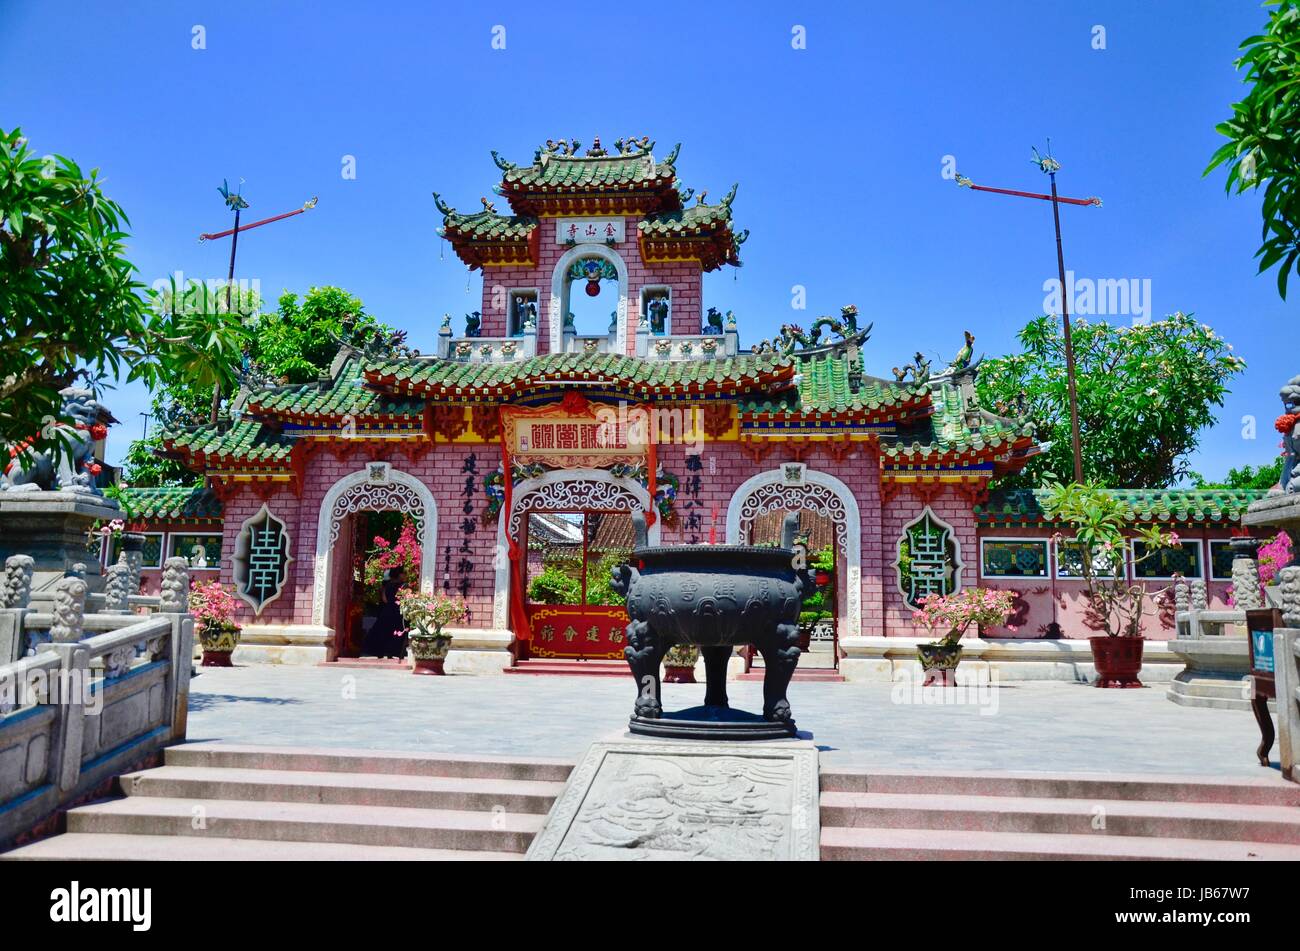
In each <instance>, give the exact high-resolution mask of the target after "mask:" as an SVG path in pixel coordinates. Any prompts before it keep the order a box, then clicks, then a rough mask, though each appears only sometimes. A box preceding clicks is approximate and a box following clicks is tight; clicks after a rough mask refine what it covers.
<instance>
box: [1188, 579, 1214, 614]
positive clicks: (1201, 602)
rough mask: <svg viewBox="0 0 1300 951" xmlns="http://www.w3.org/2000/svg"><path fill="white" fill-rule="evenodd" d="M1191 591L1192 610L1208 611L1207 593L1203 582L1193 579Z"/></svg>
mask: <svg viewBox="0 0 1300 951" xmlns="http://www.w3.org/2000/svg"><path fill="white" fill-rule="evenodd" d="M1191 589H1192V610H1193V611H1208V610H1209V609H1210V597H1209V593H1208V592H1207V591H1206V589H1205V582H1204V581H1203V580H1202V579H1200V578H1194V579H1193V580H1192V583H1191Z"/></svg>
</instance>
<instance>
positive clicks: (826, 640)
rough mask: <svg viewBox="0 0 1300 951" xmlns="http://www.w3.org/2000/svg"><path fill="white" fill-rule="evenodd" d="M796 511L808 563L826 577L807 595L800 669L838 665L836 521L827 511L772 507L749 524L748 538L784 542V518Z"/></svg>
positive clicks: (757, 541) (802, 618)
mask: <svg viewBox="0 0 1300 951" xmlns="http://www.w3.org/2000/svg"><path fill="white" fill-rule="evenodd" d="M791 512H793V513H794V514H795V515H797V516H798V517H799V531H798V534H797V535H796V538H798V539H799V540H800V541H801V542H803V544H804V545H805V546H806V547H807V550H808V562H809V565H810V567H812V568H813V569H814V570H815V571H816V572H817V574H818V575H819V576H824V577H825V578H827V581H826V583H825V585H824V586H823V587H821V588H819V589H818V591H817V593H816V594H814V595H813V596H812V597H811V598H806V599H805V600H804V603H803V607H802V610H801V611H800V613H799V647H800V649H801V650H802V651H803V652H804V655H805V656H803V657H801V658H800V660H799V667H800V669H803V670H807V669H819V668H831V669H834V668H837V667H839V639H838V637H837V634H836V632H837V631H838V629H839V586H840V584H841V583H842V579H841V577H840V575H841V572H840V570H839V569H840V562H841V561H842V560H843V558H842V556H840V555H839V554H838V552H839V549H840V546H839V545H838V544H837V543H836V524H835V521H834V520H833V519H832V518H831V517H830V516H829V515H827V514H826V513H824V512H818V511H814V510H812V509H808V508H797V509H788V508H784V507H782V508H772V509H767V510H765V511H763V512H762V513H761V514H759V515H756V516H755V517H754V518H753V520H752V521H751V522H750V523H749V531H748V537H747V538H746V541H747V542H748V543H749V544H751V545H772V546H776V545H779V544H780V543H781V534H782V530H783V528H784V523H785V517H786V515H787V514H789V513H791Z"/></svg>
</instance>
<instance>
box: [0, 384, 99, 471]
mask: <svg viewBox="0 0 1300 951" xmlns="http://www.w3.org/2000/svg"><path fill="white" fill-rule="evenodd" d="M59 395H60V396H62V397H63V415H64V416H65V418H69V419H71V420H72V422H73V423H74V424H75V425H76V430H75V432H74V433H73V434H72V437H71V442H72V445H71V447H70V450H71V451H70V452H66V453H63V454H62V455H61V456H60V457H59V458H58V459H57V460H56V458H55V455H54V453H53V452H49V451H47V452H43V453H39V454H35V455H32V456H31V457H30V458H27V459H24V460H22V464H21V465H20V463H19V460H15V461H13V462H11V463H10V464H9V466H8V468H6V469H5V470H4V472H3V473H0V491H8V492H37V491H42V490H44V491H47V492H49V491H54V490H56V489H62V490H69V491H73V492H96V493H97V492H98V491H99V490H98V489H96V488H95V487H94V486H93V484H92V483H91V480H90V474H89V473H88V472H86V468H85V467H86V463H87V462H90V461H92V455H91V453H92V450H93V447H94V442H95V440H94V437H93V435H92V434H91V427H93V426H95V425H96V424H97V423H98V422H99V420H100V417H101V415H103V414H104V407H103V405H102V404H101V403H100V402H99V401H98V400H97V399H95V394H94V392H93V391H92V390H87V389H83V388H81V387H75V386H70V387H68V388H67V389H64V390H60V391H59Z"/></svg>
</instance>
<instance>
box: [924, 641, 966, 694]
mask: <svg viewBox="0 0 1300 951" xmlns="http://www.w3.org/2000/svg"><path fill="white" fill-rule="evenodd" d="M916 659H917V661H918V662H919V663H920V664H921V670H922V671H924V672H925V679H924V680H923V681H922V682H921V686H923V687H955V686H957V665H958V664H959V663H961V645H960V644H944V643H942V642H940V641H933V642H932V643H929V644H917V645H916Z"/></svg>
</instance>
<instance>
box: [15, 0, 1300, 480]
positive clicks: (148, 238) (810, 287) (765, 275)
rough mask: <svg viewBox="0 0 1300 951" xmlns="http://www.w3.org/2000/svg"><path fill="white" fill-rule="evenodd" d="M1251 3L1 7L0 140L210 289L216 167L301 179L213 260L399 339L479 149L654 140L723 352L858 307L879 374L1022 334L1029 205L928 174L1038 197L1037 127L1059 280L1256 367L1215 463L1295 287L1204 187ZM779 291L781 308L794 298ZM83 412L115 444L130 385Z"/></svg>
mask: <svg viewBox="0 0 1300 951" xmlns="http://www.w3.org/2000/svg"><path fill="white" fill-rule="evenodd" d="M1265 19H1266V17H1265V14H1264V12H1263V11H1262V9H1261V7H1260V6H1259V4H1258V3H1257V2H1255V0H1180V2H1133V0H1128V2H1082V0H1080V2H1068V3H1067V2H1052V0H1047V2H1044V0H1037V2H1028V0H1025V2H1019V0H1017V2H984V3H979V4H974V3H945V2H931V3H925V4H912V3H890V4H879V3H867V4H863V5H855V6H854V7H853V8H852V9H849V8H847V6H845V7H843V8H842V7H840V6H839V5H831V4H807V5H805V4H789V3H743V4H723V3H710V4H707V5H705V4H684V3H677V2H672V0H659V2H656V3H654V4H638V5H631V4H619V5H615V4H609V3H594V4H586V3H581V2H565V3H564V4H538V3H527V4H523V3H518V4H513V3H479V4H463V5H458V6H457V7H455V8H451V7H444V5H442V4H424V3H422V4H409V5H408V4H402V3H388V4H382V5H380V4H364V3H355V2H347V3H334V2H323V3H314V4H296V3H287V2H267V0H262V2H258V3H245V2H232V0H225V2H221V3H199V2H133V3H115V4H110V3H71V4H62V3H55V2H46V3H20V2H17V0H0V62H3V63H4V65H5V69H4V82H3V84H0V124H2V125H5V126H6V127H8V126H13V125H20V126H21V127H22V128H23V129H24V131H25V133H26V134H27V135H28V137H29V138H30V139H31V141H32V144H33V147H34V148H35V149H36V150H37V151H38V152H59V153H62V154H66V155H69V156H72V157H73V158H75V159H76V160H77V161H79V162H80V163H82V164H83V166H86V167H92V166H97V167H99V168H100V169H101V170H102V173H103V175H104V177H105V179H106V181H107V191H108V192H109V194H110V195H111V196H112V197H114V198H115V199H116V200H118V201H119V202H120V203H121V204H122V205H123V206H124V207H125V208H126V210H127V212H128V214H129V215H130V216H131V221H132V230H133V235H134V236H133V238H132V240H131V255H132V260H133V261H134V262H135V264H136V265H137V266H138V267H139V269H140V275H141V279H142V280H144V281H145V282H146V283H152V282H153V281H154V280H157V279H160V278H165V277H166V276H167V275H168V274H171V273H172V272H174V271H176V270H180V271H182V272H183V273H184V274H185V275H186V276H187V277H198V278H220V277H224V275H225V272H226V265H227V256H228V254H229V245H228V244H227V243H226V242H225V241H220V242H208V243H205V244H199V243H198V242H197V240H196V236H197V235H198V234H199V232H201V231H216V230H219V229H222V228H225V227H228V218H227V214H226V212H225V210H224V208H223V206H222V204H221V199H220V197H219V196H218V195H217V193H216V190H215V189H216V186H217V185H219V184H220V183H221V181H222V179H223V178H228V179H230V180H231V181H232V182H234V181H236V180H238V179H239V178H243V179H245V180H246V184H245V185H244V194H245V196H246V197H247V198H248V199H249V201H250V202H251V204H252V208H251V209H250V211H249V212H248V214H249V215H252V216H254V217H256V218H260V217H264V216H267V215H272V214H277V213H279V212H282V211H287V210H290V209H292V208H294V207H296V206H298V205H300V204H301V203H302V202H303V201H304V200H306V199H307V198H308V197H310V196H312V195H318V196H319V197H320V204H319V206H318V207H317V208H316V210H314V211H313V212H311V213H310V214H309V215H306V216H301V217H297V218H294V219H290V220H289V221H287V222H283V223H278V224H275V225H272V226H268V227H266V228H262V229H258V230H256V231H254V232H252V233H250V234H248V235H247V236H245V239H244V240H242V241H241V242H240V247H239V266H238V276H239V277H242V278H248V279H252V278H256V279H257V280H259V281H260V283H261V288H262V292H263V294H264V296H266V297H268V298H270V299H274V298H275V297H276V296H278V294H279V292H280V291H281V290H282V289H285V288H288V289H291V290H295V291H299V292H301V291H303V290H305V289H306V288H308V287H309V286H311V285H313V284H337V285H340V286H342V287H345V288H347V289H348V290H350V291H352V292H354V293H356V294H358V295H359V296H360V297H361V298H362V299H363V300H364V301H365V303H366V306H367V309H368V310H370V311H371V312H372V313H374V314H376V315H377V316H378V317H380V318H381V319H383V320H386V321H388V322H389V323H392V324H394V325H396V326H399V327H402V328H404V329H406V330H408V331H409V332H410V336H411V340H412V342H413V344H414V345H415V346H418V347H420V348H421V349H425V350H428V349H431V347H432V343H433V339H434V335H435V334H436V330H437V327H438V323H439V320H440V317H441V315H442V314H443V313H444V312H450V313H452V314H453V315H456V317H457V318H458V320H457V326H459V316H460V315H461V314H463V313H465V312H466V311H469V310H472V309H475V308H476V307H477V304H478V295H479V287H480V277H479V276H478V275H477V274H475V275H473V276H470V277H469V278H468V291H467V273H466V271H465V269H464V267H463V266H462V265H461V264H460V262H459V261H458V260H457V259H456V258H455V256H454V255H453V254H451V252H450V248H448V247H444V246H443V244H442V242H441V241H440V240H439V239H438V237H437V235H436V233H435V231H436V228H437V226H438V224H439V216H438V214H437V212H436V209H435V208H434V205H433V200H432V198H431V197H430V192H431V191H433V190H435V189H436V190H437V191H439V192H440V193H442V194H443V195H444V196H445V197H446V198H447V200H449V201H450V202H452V203H453V204H455V205H458V206H460V207H462V208H477V207H478V199H479V196H481V195H490V189H491V187H492V185H493V184H494V183H495V182H496V181H497V180H498V175H499V173H498V171H497V169H496V167H495V166H494V165H493V164H492V161H491V157H490V156H489V154H488V152H489V150H490V149H494V148H495V149H497V150H498V151H500V152H501V153H502V154H503V155H505V156H506V157H508V158H512V159H513V160H515V161H517V162H524V161H527V160H528V159H529V158H530V157H531V155H532V152H533V149H534V148H535V147H536V146H537V145H538V144H539V143H541V142H542V141H544V140H545V139H547V138H558V137H561V136H565V137H574V136H576V137H578V138H580V139H582V140H583V142H584V143H586V142H590V140H591V138H592V137H593V136H595V135H599V136H601V137H602V139H604V141H605V142H607V143H612V141H613V140H614V139H615V138H618V137H619V136H623V135H636V136H640V135H642V134H646V135H649V136H650V137H651V138H652V139H655V140H657V142H658V147H657V149H656V152H657V153H658V154H663V153H666V152H667V151H668V149H669V148H671V146H672V145H673V143H675V142H678V141H680V142H682V143H684V144H683V146H682V153H681V158H680V159H679V161H678V163H677V168H678V172H679V176H680V178H681V179H682V180H683V181H684V183H685V184H687V185H690V186H693V187H695V188H697V189H701V188H707V189H708V190H709V192H710V195H711V196H713V197H715V198H716V197H718V196H721V195H722V194H723V193H724V192H725V191H726V190H727V188H728V187H729V186H730V185H731V184H732V183H733V182H739V183H740V192H739V195H738V197H737V199H736V202H735V205H734V213H735V217H736V219H737V223H738V226H740V227H747V228H749V229H750V230H751V233H752V234H751V238H750V240H749V242H748V243H747V244H746V245H745V247H744V260H745V266H744V268H742V269H740V270H739V271H733V270H732V269H726V270H725V271H723V272H721V273H714V274H711V275H709V276H708V277H706V279H705V298H706V303H708V304H712V305H714V306H717V307H719V308H721V309H723V310H726V309H731V310H734V311H735V312H736V313H737V315H738V316H739V319H740V328H741V334H742V343H744V344H746V345H748V344H749V343H753V342H756V341H757V340H758V339H760V338H761V337H766V336H771V335H772V334H773V333H774V332H775V331H776V330H777V328H778V327H779V325H780V324H781V323H783V322H787V321H795V322H800V323H803V324H804V325H807V323H808V321H809V320H810V318H811V316H812V315H815V314H820V313H833V312H835V311H836V310H838V308H839V307H840V305H842V304H844V303H848V302H853V303H856V304H857V305H858V307H859V309H860V311H861V312H862V315H863V318H864V319H865V320H868V321H874V322H875V332H874V335H873V337H872V340H871V342H870V343H869V345H868V349H867V359H868V368H869V370H870V372H873V373H883V374H888V371H889V368H890V367H891V366H894V365H896V364H900V363H901V362H902V361H904V360H905V359H907V358H908V357H909V356H910V354H911V353H912V352H913V351H915V350H917V349H918V348H919V349H921V350H924V351H925V352H927V353H929V354H931V355H937V356H938V357H939V358H940V359H944V358H947V357H950V356H951V355H952V354H953V353H954V352H955V351H956V350H957V348H958V347H959V346H960V345H961V333H962V330H964V329H967V328H969V329H971V330H972V331H973V332H974V333H975V334H976V337H977V342H976V349H977V351H983V352H986V353H989V354H998V353H1002V352H1004V351H1006V350H1008V349H1014V334H1015V331H1016V330H1017V329H1018V328H1019V327H1021V326H1022V325H1023V324H1024V323H1025V321H1026V320H1027V319H1029V318H1030V317H1032V316H1035V315H1036V314H1038V313H1040V312H1041V311H1042V309H1043V298H1044V291H1043V282H1044V281H1045V280H1047V279H1049V278H1053V277H1054V276H1055V273H1056V261H1055V253H1054V246H1053V239H1052V225H1051V209H1050V206H1048V205H1047V204H1046V203H1042V202H1033V201H1025V200H1018V199H1005V198H995V197H992V196H987V195H976V194H972V193H969V192H966V191H963V190H959V189H958V188H956V187H955V186H954V185H953V183H952V182H951V181H950V180H947V179H945V178H944V176H943V170H944V167H945V164H944V163H945V157H946V156H952V157H954V158H955V163H956V167H957V169H958V170H959V171H960V172H962V173H963V174H965V175H968V176H970V177H972V178H973V179H974V180H975V181H977V182H979V183H982V184H993V185H1001V186H1005V187H1012V188H1022V189H1026V190H1040V189H1043V188H1045V186H1046V180H1045V177H1044V176H1042V175H1041V174H1040V173H1039V172H1038V171H1037V170H1036V169H1035V168H1034V167H1033V166H1032V165H1030V164H1029V162H1028V158H1029V155H1030V152H1029V149H1030V146H1031V145H1038V146H1040V147H1041V146H1042V144H1043V143H1044V142H1045V140H1046V139H1047V138H1048V137H1049V136H1050V137H1051V140H1052V146H1053V150H1054V152H1055V153H1056V156H1057V158H1058V159H1059V160H1060V161H1061V162H1062V164H1063V166H1064V168H1063V171H1062V172H1061V174H1060V176H1059V181H1060V185H1061V190H1062V193H1063V194H1066V195H1075V196H1088V195H1100V196H1101V197H1102V198H1103V199H1104V200H1105V206H1104V207H1103V208H1101V209H1094V208H1066V209H1063V212H1062V214H1063V227H1064V236H1065V252H1066V263H1067V266H1068V267H1069V268H1070V269H1071V270H1073V271H1074V272H1075V273H1076V275H1077V276H1078V277H1080V278H1091V279H1137V280H1139V281H1141V280H1150V282H1151V284H1150V287H1151V307H1152V311H1153V314H1154V316H1156V317H1159V316H1161V315H1163V314H1165V313H1169V312H1172V311H1174V310H1183V311H1191V312H1195V313H1196V314H1197V316H1198V317H1199V318H1200V319H1201V320H1202V321H1204V322H1206V323H1209V324H1210V325H1211V326H1213V327H1214V328H1215V329H1216V330H1218V331H1219V332H1220V333H1222V334H1223V335H1224V336H1225V337H1226V338H1227V339H1228V340H1229V341H1231V342H1232V343H1233V344H1234V345H1235V347H1236V351H1237V352H1238V353H1239V354H1240V355H1241V356H1243V357H1244V358H1245V359H1246V360H1247V362H1248V364H1249V368H1248V369H1247V371H1246V372H1245V374H1244V375H1243V376H1242V377H1240V378H1239V379H1238V381H1237V382H1236V384H1235V386H1234V392H1233V394H1232V396H1231V397H1230V398H1229V400H1228V402H1227V404H1226V406H1225V407H1224V408H1223V410H1222V412H1221V413H1220V420H1221V421H1220V424H1219V425H1218V426H1217V427H1216V428H1215V429H1214V430H1212V431H1210V432H1208V433H1207V434H1206V435H1205V437H1204V439H1203V443H1202V449H1201V451H1200V452H1198V453H1197V454H1196V456H1195V457H1194V459H1193V467H1194V468H1196V469H1198V470H1199V471H1201V472H1203V473H1205V474H1206V475H1208V476H1215V477H1217V476H1221V475H1222V474H1223V473H1224V472H1226V470H1227V469H1228V467H1229V466H1233V465H1240V464H1242V463H1247V462H1249V463H1259V462H1263V461H1266V460H1268V459H1269V458H1271V457H1272V456H1273V455H1275V454H1276V450H1275V439H1274V434H1273V430H1272V424H1271V421H1272V419H1273V418H1274V416H1275V415H1276V414H1277V412H1279V408H1280V407H1279V402H1278V398H1277V389H1278V387H1279V386H1280V385H1281V383H1282V382H1283V381H1284V380H1285V379H1287V378H1288V377H1290V376H1291V375H1292V374H1293V373H1295V372H1296V370H1297V368H1296V366H1295V365H1294V362H1293V360H1292V354H1293V352H1294V348H1292V347H1290V346H1277V345H1274V344H1273V343H1272V338H1274V337H1276V336H1277V335H1278V333H1279V332H1286V331H1289V330H1290V329H1291V328H1292V327H1294V326H1295V317H1296V314H1297V311H1296V303H1295V301H1294V300H1293V301H1292V302H1291V303H1289V304H1287V303H1283V302H1282V301H1281V300H1280V299H1279V298H1278V297H1277V292H1276V288H1275V284H1274V281H1273V278H1272V277H1271V276H1264V277H1258V276H1256V274H1255V264H1254V261H1253V253H1254V250H1255V248H1256V246H1257V244H1258V240H1259V207H1258V201H1257V200H1256V199H1254V198H1244V199H1243V198H1236V197H1233V198H1229V197H1227V196H1226V195H1225V194H1224V192H1223V187H1222V178H1221V177H1220V176H1218V175H1215V176H1211V177H1210V178H1208V179H1207V178H1202V176H1201V172H1202V170H1203V169H1204V167H1205V165H1206V163H1207V160H1208V158H1209V156H1210V155H1211V154H1212V153H1213V151H1214V149H1215V148H1216V147H1217V145H1218V136H1216V134H1215V132H1214V126H1215V124H1216V123H1217V122H1219V121H1220V120H1221V119H1223V118H1224V117H1226V115H1227V114H1228V112H1229V104H1230V103H1231V102H1233V101H1235V100H1236V99H1238V98H1240V96H1241V94H1242V90H1243V88H1244V87H1242V85H1241V83H1240V79H1239V76H1238V75H1237V74H1236V73H1235V71H1234V70H1233V67H1232V62H1233V59H1234V57H1235V55H1236V47H1237V44H1238V42H1239V41H1240V40H1241V39H1242V38H1243V37H1245V36H1247V35H1250V34H1251V33H1254V32H1257V31H1258V28H1259V27H1260V26H1261V25H1262V24H1263V23H1264V22H1265ZM196 26H201V27H202V28H203V33H204V37H205V41H206V48H205V49H200V50H196V49H193V48H192V38H193V36H194V28H195V27H196ZM496 26H503V27H504V28H505V49H504V50H497V49H493V48H492V38H493V28H494V27H496ZM796 26H801V27H803V28H804V31H805V35H806V48H805V49H794V48H792V42H791V40H792V30H793V29H794V27H796ZM1098 26H1100V27H1103V28H1104V30H1105V48H1104V49H1095V48H1094V45H1095V40H1094V37H1095V36H1096V35H1097V33H1096V30H1095V28H1096V27H1098ZM345 156H354V157H355V162H356V178H355V179H354V180H346V179H344V178H343V176H342V174H341V170H342V167H343V161H344V157H345ZM1293 283H1294V282H1293ZM794 285H803V286H804V287H806V288H807V306H808V309H807V311H804V312H798V311H793V310H792V309H791V288H792V287H793V286H794ZM1293 296H1294V295H1293ZM1288 318H1290V319H1289V320H1288ZM1117 319H1120V320H1127V319H1129V318H1124V317H1120V318H1117ZM109 400H110V404H111V405H112V407H113V408H114V411H115V412H116V414H117V415H118V417H119V418H120V419H121V420H122V421H123V423H124V425H123V426H121V427H118V428H116V429H115V431H114V433H113V436H112V439H111V442H112V443H113V446H112V448H113V450H114V451H113V453H112V455H114V456H118V455H120V454H121V452H123V451H124V450H125V448H126V444H127V442H128V441H129V439H130V438H132V437H133V436H134V435H136V434H138V432H139V428H140V425H141V418H140V416H139V415H138V414H139V413H140V412H141V411H143V410H144V409H146V407H147V403H148V398H147V394H145V393H144V392H142V391H141V390H139V389H138V388H135V387H127V388H123V389H119V390H118V391H116V392H114V393H111V394H110V396H109ZM1248 414H1253V415H1255V416H1257V417H1258V419H1259V427H1258V430H1259V432H1258V437H1257V438H1256V439H1254V440H1244V439H1243V438H1242V417H1243V416H1245V415H1248Z"/></svg>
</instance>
